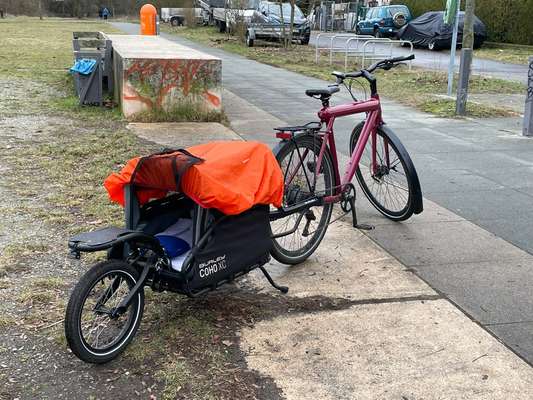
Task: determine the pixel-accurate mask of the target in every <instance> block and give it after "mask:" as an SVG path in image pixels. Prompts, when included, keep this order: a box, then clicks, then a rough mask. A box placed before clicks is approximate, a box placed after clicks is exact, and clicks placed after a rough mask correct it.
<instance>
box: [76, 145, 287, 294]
mask: <svg viewBox="0 0 533 400" xmlns="http://www.w3.org/2000/svg"><path fill="white" fill-rule="evenodd" d="M104 186H105V188H106V189H107V191H108V194H109V197H110V199H111V200H112V201H114V202H117V203H119V204H121V205H122V206H123V207H124V213H125V228H117V227H109V228H104V229H100V230H97V231H93V232H88V233H83V234H79V235H76V236H74V237H73V238H71V239H70V241H69V247H70V249H71V251H72V252H73V254H74V255H75V256H77V257H79V253H80V252H90V251H99V250H107V251H108V257H109V258H116V259H131V258H132V257H137V258H140V259H144V260H146V262H147V263H150V262H153V263H155V265H156V267H155V268H147V269H146V271H145V273H146V274H147V276H146V277H145V278H144V279H145V280H146V281H147V282H148V284H149V285H151V286H152V288H154V289H157V290H172V291H176V292H179V293H184V294H187V295H189V296H195V295H198V294H199V293H203V292H205V291H208V290H211V289H214V288H216V287H218V286H219V285H221V284H222V283H225V282H228V281H231V280H233V279H235V278H236V277H238V276H240V275H242V274H245V273H247V272H249V271H250V270H252V269H254V268H257V267H262V266H263V265H264V264H265V263H267V262H268V261H269V259H270V255H269V253H270V250H271V246H272V239H271V233H270V223H269V205H270V204H272V205H274V206H276V207H280V206H281V201H282V197H283V176H282V173H281V170H280V168H279V165H278V163H277V161H276V159H275V157H274V155H273V154H272V152H271V150H270V148H268V147H267V146H266V145H264V144H261V143H254V142H213V143H207V144H204V145H199V146H194V147H191V148H188V149H187V150H168V151H164V152H161V153H156V154H152V155H149V156H146V157H138V158H135V159H132V160H130V161H129V162H128V163H127V164H126V166H125V167H124V168H123V169H122V170H121V171H120V173H115V174H112V175H110V176H109V177H108V178H107V179H106V181H105V183H104ZM154 271H155V272H154Z"/></svg>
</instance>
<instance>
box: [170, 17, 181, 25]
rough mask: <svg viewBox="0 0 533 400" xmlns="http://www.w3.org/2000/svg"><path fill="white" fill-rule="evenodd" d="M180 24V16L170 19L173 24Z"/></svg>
mask: <svg viewBox="0 0 533 400" xmlns="http://www.w3.org/2000/svg"><path fill="white" fill-rule="evenodd" d="M179 24H180V21H179V20H178V18H172V19H171V20H170V25H172V26H179Z"/></svg>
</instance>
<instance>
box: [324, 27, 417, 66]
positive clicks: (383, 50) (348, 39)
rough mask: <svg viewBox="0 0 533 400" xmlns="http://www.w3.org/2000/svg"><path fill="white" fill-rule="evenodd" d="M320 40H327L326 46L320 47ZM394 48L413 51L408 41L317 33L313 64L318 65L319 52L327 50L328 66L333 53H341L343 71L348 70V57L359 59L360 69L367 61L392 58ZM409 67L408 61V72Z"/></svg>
mask: <svg viewBox="0 0 533 400" xmlns="http://www.w3.org/2000/svg"><path fill="white" fill-rule="evenodd" d="M321 38H322V39H324V38H327V39H329V40H327V44H325V45H321V44H320V39H321ZM339 39H343V41H342V45H338V40H339ZM322 41H324V40H322ZM376 45H378V46H376ZM394 46H409V47H410V50H411V52H412V51H413V43H412V42H411V41H409V40H392V39H390V38H375V37H374V36H371V35H357V34H353V33H332V32H326V33H319V34H318V35H316V38H315V63H317V64H318V62H319V61H320V55H321V51H323V50H327V51H328V53H329V64H330V65H331V64H333V54H334V53H343V54H344V70H345V71H346V70H347V69H348V58H349V57H356V58H359V59H360V60H361V67H362V68H364V67H365V66H366V63H367V62H368V61H373V60H381V59H384V58H390V57H392V56H393V48H394ZM411 66H412V62H411V61H410V62H409V70H411Z"/></svg>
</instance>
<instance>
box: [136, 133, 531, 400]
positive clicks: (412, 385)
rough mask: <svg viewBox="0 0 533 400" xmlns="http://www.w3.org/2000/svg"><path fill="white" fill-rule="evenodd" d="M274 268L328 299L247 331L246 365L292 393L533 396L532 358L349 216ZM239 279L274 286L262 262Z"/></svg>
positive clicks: (199, 138) (168, 136)
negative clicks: (313, 247) (312, 248)
mask: <svg viewBox="0 0 533 400" xmlns="http://www.w3.org/2000/svg"><path fill="white" fill-rule="evenodd" d="M130 128H131V129H132V131H133V132H134V133H135V134H137V135H139V136H140V137H143V138H145V139H149V140H152V141H155V142H157V143H159V144H161V145H164V146H173V147H185V146H189V145H193V144H196V143H199V142H203V141H206V140H241V138H240V137H239V135H237V134H236V133H233V132H232V131H231V130H228V129H227V128H224V127H222V126H220V125H218V126H217V125H216V124H215V125H214V124H156V125H152V124H132V125H130ZM430 208H433V206H431V207H430ZM433 211H434V210H433ZM432 217H434V216H433V215H431V216H429V217H428V218H430V219H431V218H432ZM379 228H380V229H387V228H386V227H385V226H381V227H379ZM268 269H269V270H270V271H271V272H272V275H273V276H274V278H275V279H276V280H277V281H278V282H279V283H280V284H284V285H288V286H289V287H290V291H289V294H288V296H292V297H294V298H299V299H312V300H314V301H316V302H318V303H319V304H320V307H322V303H324V305H325V306H324V307H325V308H324V310H325V311H309V312H299V313H294V314H291V313H290V309H289V312H288V313H286V314H284V315H281V316H279V317H275V318H273V319H271V320H266V321H262V322H260V323H257V324H256V325H255V326H253V327H250V328H246V329H244V330H243V331H242V332H241V333H240V339H241V340H240V343H241V349H242V350H243V351H244V353H245V357H246V361H247V364H248V366H249V367H250V368H252V369H255V370H257V371H259V372H260V373H261V374H262V375H266V376H268V377H271V378H272V379H273V380H274V383H275V384H276V385H277V386H278V387H279V388H280V389H281V390H282V391H283V395H284V397H285V398H287V399H358V400H362V399H480V400H481V399H483V400H485V399H500V398H512V399H530V398H532V397H533V369H531V367H530V366H529V365H527V364H526V363H525V362H524V361H522V360H521V359H520V358H518V357H517V356H516V355H515V354H513V352H511V351H510V350H508V349H507V348H506V347H505V346H504V345H503V344H502V343H500V342H499V341H498V340H497V339H495V338H494V337H493V336H491V335H490V334H489V333H488V332H487V331H485V330H484V329H483V328H482V327H480V326H479V325H478V324H477V323H475V322H473V321H472V320H471V319H469V318H468V317H467V316H465V315H464V314H463V313H462V312H460V311H459V310H458V309H457V308H456V307H454V306H453V304H451V303H450V302H449V301H448V300H446V299H445V298H443V296H442V295H441V294H439V293H437V292H436V291H434V290H433V289H432V288H430V287H429V286H428V285H427V284H426V283H424V282H423V281H422V280H421V279H419V278H418V277H417V276H416V275H415V274H414V273H413V272H412V271H411V270H410V269H408V268H406V266H405V265H403V264H402V263H401V262H400V261H398V260H397V259H396V258H394V257H392V256H391V255H390V254H389V253H388V252H386V251H385V250H384V249H383V248H381V247H380V246H378V245H377V244H376V243H374V242H373V241H372V240H371V239H370V238H369V237H367V236H365V235H363V234H362V233H361V232H359V231H358V230H355V229H354V228H353V227H352V226H351V224H350V221H349V220H348V219H347V218H346V217H345V218H344V219H342V220H341V221H339V222H337V223H335V224H332V225H331V226H330V227H329V229H328V232H327V234H326V237H325V239H324V241H323V242H322V244H321V245H320V246H319V248H318V249H317V251H316V252H315V254H313V256H311V258H310V259H309V260H307V261H306V262H305V263H302V264H301V265H298V266H293V267H288V266H285V265H282V264H279V263H277V262H271V263H270V265H268ZM239 284H240V285H244V286H250V285H252V286H254V287H255V288H256V289H257V290H260V291H264V292H267V293H271V294H272V295H274V296H276V295H277V292H276V291H275V290H274V289H272V288H271V287H270V286H268V284H267V283H266V281H265V280H264V278H263V277H262V276H261V275H260V274H259V273H257V272H254V273H252V274H250V275H248V276H245V277H244V278H243V279H242V280H241V281H240V283H239ZM326 304H329V306H326ZM328 307H329V308H328Z"/></svg>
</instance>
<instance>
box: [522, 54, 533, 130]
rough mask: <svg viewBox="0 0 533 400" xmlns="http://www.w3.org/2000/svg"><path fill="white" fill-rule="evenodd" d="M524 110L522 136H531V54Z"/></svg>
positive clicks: (532, 120)
mask: <svg viewBox="0 0 533 400" xmlns="http://www.w3.org/2000/svg"><path fill="white" fill-rule="evenodd" d="M527 77H528V79H527V95H526V110H525V112H524V131H523V134H524V136H533V56H531V57H529V69H528V72H527Z"/></svg>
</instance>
